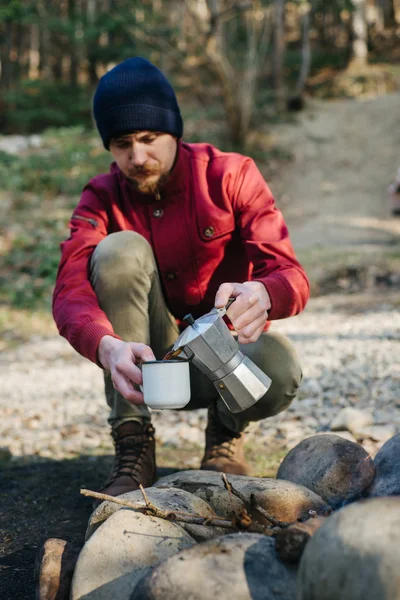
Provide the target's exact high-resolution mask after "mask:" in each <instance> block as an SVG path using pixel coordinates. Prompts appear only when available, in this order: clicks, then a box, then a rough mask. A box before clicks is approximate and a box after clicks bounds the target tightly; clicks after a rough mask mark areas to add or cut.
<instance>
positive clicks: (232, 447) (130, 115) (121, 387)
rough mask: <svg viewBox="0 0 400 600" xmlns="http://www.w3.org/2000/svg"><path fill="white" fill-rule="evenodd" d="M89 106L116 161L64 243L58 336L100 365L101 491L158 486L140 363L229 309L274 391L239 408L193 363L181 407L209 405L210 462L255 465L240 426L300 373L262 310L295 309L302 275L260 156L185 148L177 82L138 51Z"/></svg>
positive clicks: (87, 197) (239, 468)
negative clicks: (104, 437)
mask: <svg viewBox="0 0 400 600" xmlns="http://www.w3.org/2000/svg"><path fill="white" fill-rule="evenodd" d="M93 112H94V117H95V121H96V125H97V128H98V131H99V133H100V136H101V138H102V141H103V144H104V147H105V148H106V149H107V150H110V152H111V154H112V156H113V158H114V161H115V162H114V163H113V164H112V165H111V171H110V173H109V174H107V175H99V176H97V177H95V178H94V179H92V180H91V181H90V182H89V183H88V185H87V186H86V187H85V189H84V191H83V193H82V197H81V200H80V202H79V204H78V206H77V208H76V210H75V211H74V213H73V215H72V218H71V222H70V227H71V234H70V237H69V239H68V240H66V241H65V242H64V243H63V244H62V245H61V247H62V258H61V262H60V266H59V271H58V276H57V282H56V286H55V290H54V300H53V313H54V318H55V321H56V323H57V325H58V328H59V331H60V333H61V335H63V336H65V337H66V338H67V339H68V341H69V342H70V343H71V344H72V346H73V347H74V348H75V349H76V350H77V351H78V352H80V353H81V354H82V355H83V356H85V357H87V358H88V359H90V360H92V361H93V362H95V363H96V364H98V365H99V366H100V367H101V368H102V369H104V375H105V391H106V397H107V402H108V405H109V407H110V409H111V411H110V416H109V423H110V425H111V435H112V437H113V440H114V444H115V451H116V459H115V465H114V469H113V471H112V473H111V475H110V477H109V479H108V481H107V483H106V484H105V486H104V488H103V491H104V492H105V493H108V494H111V495H118V494H121V493H124V492H126V491H129V490H133V489H137V488H138V486H139V483H142V484H143V485H144V486H150V485H152V483H153V482H154V479H155V475H156V464H155V441H154V429H153V427H152V425H151V422H150V414H149V411H148V409H147V408H146V406H145V405H144V404H143V395H142V393H141V392H140V391H139V387H138V386H139V385H140V383H141V382H142V377H141V371H140V370H139V368H138V366H137V364H138V362H141V361H146V360H154V358H157V359H161V358H162V357H163V356H164V355H165V353H166V351H167V350H168V349H169V348H170V347H171V346H172V344H173V343H174V341H175V340H176V338H177V337H178V335H179V331H180V329H179V328H180V326H181V325H182V323H181V320H182V318H183V316H184V315H185V314H187V313H189V312H190V313H192V314H193V316H194V317H195V318H197V317H199V316H201V315H203V314H205V313H206V312H208V311H210V310H211V309H212V307H213V306H217V307H222V306H225V305H226V303H227V302H228V299H229V298H230V297H231V296H232V297H235V298H236V300H235V302H234V303H233V304H232V305H231V306H230V308H229V309H228V312H227V315H228V317H229V319H230V321H231V323H232V325H233V327H234V329H235V331H236V332H237V336H238V342H239V344H240V348H241V350H242V351H243V352H244V353H245V354H247V355H248V356H249V357H250V358H251V359H252V360H253V361H254V362H255V363H256V364H257V365H258V366H259V367H260V368H261V369H262V370H263V371H264V372H266V373H267V374H268V375H269V376H270V377H271V379H272V385H271V387H270V389H269V390H268V392H267V393H266V395H265V396H264V397H263V398H262V399H261V400H259V401H258V402H257V403H256V404H255V405H254V406H252V407H251V408H250V409H248V410H246V411H244V412H242V413H239V414H233V413H231V412H230V411H229V410H228V408H227V407H226V406H225V405H224V403H223V401H222V400H221V399H220V398H219V397H218V394H217V393H216V391H215V388H214V386H213V384H212V383H211V381H209V380H208V378H207V377H206V376H205V375H203V374H202V373H200V372H199V371H198V370H197V369H195V368H193V367H192V365H191V389H192V396H191V400H190V403H189V404H188V406H187V407H186V409H193V408H202V407H208V425H207V429H206V447H205V453H204V457H203V459H202V462H201V468H203V469H212V470H216V471H224V472H226V473H237V474H246V473H248V466H247V464H246V462H245V459H244V454H243V440H244V434H243V431H244V429H245V428H246V426H247V425H248V423H249V422H250V421H257V420H260V419H263V418H266V417H269V416H271V415H274V414H276V413H278V412H280V411H282V410H284V409H285V408H287V406H288V405H289V404H290V402H291V401H292V399H293V398H294V396H295V394H296V390H297V388H298V386H299V383H300V380H301V369H300V365H299V361H298V358H297V356H296V353H295V351H294V349H293V348H292V346H291V344H290V342H289V341H288V340H287V339H286V338H285V337H284V336H283V335H280V334H277V333H275V334H274V333H269V332H268V333H266V330H267V328H268V325H267V319H268V318H269V320H273V319H281V318H285V317H290V316H291V315H294V314H296V313H298V312H300V311H301V310H302V309H303V308H304V306H305V304H306V302H307V299H308V295H309V286H308V281H307V277H306V275H305V273H304V271H303V269H302V268H301V266H300V265H299V263H298V262H297V260H296V258H295V255H294V252H293V249H292V246H291V243H290V241H289V237H288V232H287V228H286V226H285V223H284V220H283V217H282V215H281V213H280V211H278V210H277V209H276V208H275V204H274V199H273V197H272V194H271V192H270V190H269V188H268V186H267V184H266V183H265V181H264V180H263V178H262V176H261V174H260V172H259V171H258V169H257V167H256V166H255V164H254V163H253V161H252V160H251V159H249V158H247V157H245V156H241V155H239V154H234V153H223V152H220V151H219V150H217V149H216V148H214V147H213V146H211V145H208V144H188V143H184V142H183V141H182V140H181V138H182V131H183V124H182V118H181V115H180V111H179V107H178V104H177V101H176V97H175V94H174V91H173V89H172V87H171V85H170V84H169V82H168V81H167V79H166V78H165V76H164V75H163V74H162V73H161V72H160V71H159V70H158V69H157V68H156V67H155V66H154V65H152V64H151V63H150V62H148V61H147V60H145V59H143V58H139V57H135V58H130V59H128V60H126V61H124V62H123V63H121V64H119V65H117V66H116V67H114V68H113V69H111V71H109V72H108V73H106V74H105V75H104V76H103V77H102V79H101V80H100V82H99V85H98V87H97V90H96V93H95V96H94V101H93Z"/></svg>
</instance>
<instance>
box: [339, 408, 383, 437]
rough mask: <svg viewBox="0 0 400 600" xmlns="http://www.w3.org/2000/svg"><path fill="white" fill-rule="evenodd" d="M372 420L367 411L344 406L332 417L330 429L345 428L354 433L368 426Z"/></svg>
mask: <svg viewBox="0 0 400 600" xmlns="http://www.w3.org/2000/svg"><path fill="white" fill-rule="evenodd" d="M373 422H374V418H373V416H372V414H371V413H370V412H369V411H367V410H359V409H358V408H353V407H352V406H346V408H343V409H342V410H341V411H340V412H339V413H338V414H337V415H336V416H335V418H334V419H333V421H332V423H331V431H342V430H347V431H350V433H352V434H353V435H356V434H357V432H358V431H361V430H362V429H365V428H366V427H369V426H370V425H372V423H373Z"/></svg>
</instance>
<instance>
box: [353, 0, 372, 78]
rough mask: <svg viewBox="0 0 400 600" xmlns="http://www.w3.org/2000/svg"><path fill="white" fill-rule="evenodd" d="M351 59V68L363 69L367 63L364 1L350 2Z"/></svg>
mask: <svg viewBox="0 0 400 600" xmlns="http://www.w3.org/2000/svg"><path fill="white" fill-rule="evenodd" d="M352 1H353V6H354V11H353V14H352V38H353V41H352V58H351V66H357V67H363V66H365V65H366V64H367V62H368V46H367V19H366V0H352Z"/></svg>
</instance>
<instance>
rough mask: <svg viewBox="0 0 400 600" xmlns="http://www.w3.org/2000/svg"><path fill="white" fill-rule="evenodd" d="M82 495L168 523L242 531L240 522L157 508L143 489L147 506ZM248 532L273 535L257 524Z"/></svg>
mask: <svg viewBox="0 0 400 600" xmlns="http://www.w3.org/2000/svg"><path fill="white" fill-rule="evenodd" d="M80 492H81V494H82V495H83V496H89V497H91V498H97V499H98V500H106V501H108V502H114V503H115V504H119V505H120V506H124V507H126V508H133V509H134V510H137V511H138V512H142V513H144V514H151V515H152V516H153V517H158V518H159V519H165V520H167V521H177V522H180V523H187V524H190V525H205V526H211V527H222V528H224V529H232V530H233V531H238V530H240V521H239V522H238V521H235V520H232V521H228V520H227V519H222V518H221V517H218V516H215V517H201V516H199V515H196V514H193V513H185V512H181V511H167V510H163V509H161V508H157V506H155V505H154V504H153V503H152V502H151V501H150V500H149V499H148V497H147V495H146V492H145V491H144V489H143V488H142V487H141V492H142V495H143V498H144V501H145V506H143V504H139V503H137V502H129V500H123V499H122V498H115V497H114V496H109V495H108V494H101V493H100V492H93V491H92V490H85V489H82V490H81V491H80ZM246 530H247V531H250V532H252V533H264V534H266V535H271V534H270V533H269V532H268V531H266V529H265V527H263V526H262V525H259V524H257V523H252V524H251V525H250V526H249V527H248V528H247V527H246Z"/></svg>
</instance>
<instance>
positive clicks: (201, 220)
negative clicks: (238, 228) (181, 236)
mask: <svg viewBox="0 0 400 600" xmlns="http://www.w3.org/2000/svg"><path fill="white" fill-rule="evenodd" d="M221 212H222V211H221ZM197 229H198V232H199V236H200V239H201V240H202V241H203V242H212V241H213V240H216V239H218V238H221V237H222V236H224V235H228V234H230V233H232V232H233V231H234V230H235V219H234V216H233V215H232V214H229V213H222V214H217V213H214V214H213V213H212V212H211V211H210V213H209V214H203V215H197Z"/></svg>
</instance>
